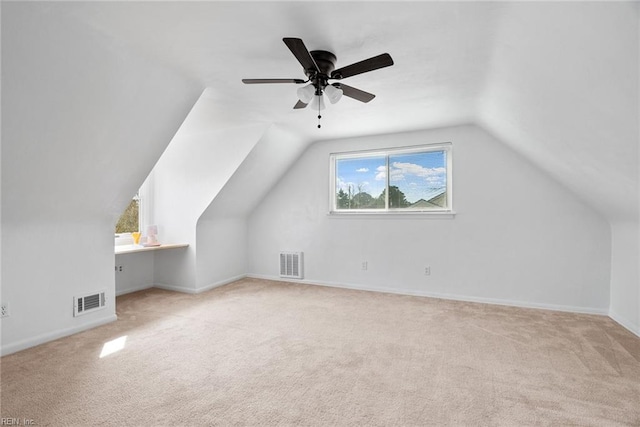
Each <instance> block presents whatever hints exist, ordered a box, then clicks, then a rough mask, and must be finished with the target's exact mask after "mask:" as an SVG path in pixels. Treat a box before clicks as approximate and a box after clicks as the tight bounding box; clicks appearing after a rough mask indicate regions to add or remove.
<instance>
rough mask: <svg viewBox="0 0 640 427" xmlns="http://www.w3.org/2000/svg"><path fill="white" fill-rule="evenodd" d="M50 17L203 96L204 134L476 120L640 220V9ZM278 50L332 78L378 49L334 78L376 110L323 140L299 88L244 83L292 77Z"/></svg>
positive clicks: (72, 6)
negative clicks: (377, 65)
mask: <svg viewBox="0 0 640 427" xmlns="http://www.w3.org/2000/svg"><path fill="white" fill-rule="evenodd" d="M44 7H48V6H44ZM51 13H52V14H54V13H61V14H64V15H65V18H71V19H77V20H78V21H79V22H82V23H83V25H86V26H88V28H89V29H91V30H92V31H97V32H99V33H101V34H102V35H104V36H107V37H108V38H109V39H110V40H112V42H113V48H114V49H118V48H119V47H120V46H123V45H126V46H127V49H131V50H133V51H135V52H138V53H139V54H140V55H141V56H143V57H145V58H146V59H148V60H151V61H154V62H156V63H160V64H162V65H164V66H169V67H172V68H175V69H177V70H179V71H180V72H181V73H183V74H184V75H185V76H188V77H190V78H192V79H195V80H197V81H198V82H200V83H201V84H202V86H203V87H207V88H209V90H208V91H207V97H208V98H209V100H210V108H209V109H208V110H206V109H205V110H203V111H209V112H210V114H211V120H209V121H208V126H212V127H215V128H220V127H238V126H253V125H256V124H267V125H270V124H276V125H278V126H279V127H281V128H283V129H287V130H288V131H289V132H293V133H294V134H298V135H299V136H300V137H302V138H304V139H310V140H323V139H333V138H340V137H348V136H355V135H363V134H378V133H390V132H397V131H404V130H415V129H426V128H432V127H438V126H444V125H448V124H459V123H468V122H476V123H480V124H482V125H484V126H485V127H487V128H488V130H490V131H492V132H494V133H496V134H497V136H499V137H501V138H502V139H503V140H504V142H505V143H506V144H508V145H510V146H511V147H513V148H514V149H516V150H517V151H519V152H521V153H522V154H524V155H526V156H527V157H528V158H529V159H530V160H531V161H532V162H534V163H536V164H537V165H538V166H539V167H541V168H543V169H545V170H547V171H548V172H549V173H550V174H551V175H552V176H554V177H555V178H556V179H557V180H558V181H559V182H560V183H562V184H563V185H565V186H567V187H569V188H570V189H571V190H573V191H574V192H575V193H577V194H578V195H579V196H581V197H582V198H583V199H584V200H586V201H587V202H589V203H590V204H591V205H592V206H594V207H595V208H596V209H598V210H599V211H600V212H601V213H603V215H604V216H606V217H608V218H609V219H613V220H616V219H630V218H632V219H634V220H637V215H638V123H637V122H638V93H639V92H638V90H639V86H638V4H637V3H588V2H572V3H547V2H544V3H538V2H534V3H500V2H455V3H454V2H335V3H330V2H313V3H311V2H257V3H255V2H252V3H248V2H193V3H185V2H140V3H137V2H136V3H124V2H123V3H120V2H118V3H103V2H99V3H95V2H82V3H67V4H63V3H57V4H56V5H55V12H54V11H52V12H51ZM52 16H55V15H52ZM283 37H299V38H302V39H303V40H304V42H305V44H306V46H307V47H308V48H309V50H314V49H324V50H329V51H332V52H333V53H335V54H336V56H337V57H338V61H337V66H338V67H341V66H344V65H348V64H350V63H353V62H357V61H360V60H362V59H365V58H368V57H371V56H374V55H378V54H380V53H383V52H388V53H389V54H391V56H392V57H393V59H394V61H395V65H394V66H392V67H389V68H385V69H381V70H377V71H374V72H371V73H368V74H363V75H359V76H354V77H352V78H349V79H346V80H344V82H345V83H346V84H348V85H351V86H355V87H358V88H361V89H363V90H365V91H368V92H372V93H375V94H376V95H377V97H376V99H374V100H373V101H372V102H371V103H369V104H362V103H359V102H357V101H354V100H352V99H348V98H343V100H341V101H340V103H338V104H337V105H334V106H329V107H328V108H327V110H325V111H324V112H323V120H322V124H323V128H322V129H320V130H319V129H317V128H316V125H317V119H316V113H314V112H312V111H309V110H308V109H307V110H295V111H294V110H292V107H293V105H294V104H295V102H296V100H297V99H296V94H295V90H296V86H295V85H243V84H242V83H241V79H242V78H304V75H303V72H302V68H301V66H300V65H299V64H298V63H297V61H296V60H295V58H294V57H293V56H292V54H291V53H290V51H289V50H288V49H287V47H286V46H285V45H284V43H283V42H282V38H283ZM204 119H205V120H200V121H199V122H200V123H206V122H207V120H206V118H204Z"/></svg>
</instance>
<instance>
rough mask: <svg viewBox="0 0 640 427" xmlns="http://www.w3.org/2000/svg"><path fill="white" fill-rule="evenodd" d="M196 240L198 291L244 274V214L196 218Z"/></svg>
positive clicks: (245, 241) (245, 258)
mask: <svg viewBox="0 0 640 427" xmlns="http://www.w3.org/2000/svg"><path fill="white" fill-rule="evenodd" d="M197 241H198V244H197V266H196V269H197V291H198V292H201V291H203V290H206V289H210V288H213V287H215V286H219V285H221V284H225V283H229V282H231V281H233V280H235V279H239V278H241V277H244V275H246V274H247V226H246V219H245V218H244V217H239V218H238V217H226V218H225V217H220V218H216V219H215V220H205V221H199V222H198V239H197Z"/></svg>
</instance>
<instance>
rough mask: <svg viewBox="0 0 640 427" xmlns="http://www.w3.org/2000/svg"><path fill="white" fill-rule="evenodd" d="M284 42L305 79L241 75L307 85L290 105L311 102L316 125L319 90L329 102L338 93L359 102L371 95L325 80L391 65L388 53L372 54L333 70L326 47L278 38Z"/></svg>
mask: <svg viewBox="0 0 640 427" xmlns="http://www.w3.org/2000/svg"><path fill="white" fill-rule="evenodd" d="M282 41H284V44H286V45H287V47H288V48H289V50H290V51H291V53H293V56H295V57H296V59H297V60H298V62H299V63H300V65H302V68H303V70H304V73H305V74H306V75H307V80H303V79H242V82H243V83H244V84H259V83H295V84H305V83H310V84H309V85H307V86H304V87H301V88H299V89H298V91H297V94H298V99H299V101H298V102H297V103H296V105H295V106H294V107H293V108H294V109H296V110H297V109H300V108H305V107H306V106H307V105H309V104H311V107H312V108H313V109H314V110H318V128H319V127H320V123H319V121H320V119H321V118H322V116H321V115H320V111H321V110H323V109H324V108H325V103H324V98H323V94H324V95H327V98H328V99H329V102H330V103H332V104H335V103H336V102H338V101H339V100H340V98H341V97H342V95H344V96H348V97H349V98H353V99H355V100H358V101H361V102H369V101H371V100H372V99H373V98H375V95H374V94H372V93H368V92H365V91H363V90H360V89H356V88H354V87H351V86H347V85H345V84H343V83H337V82H336V83H329V80H342V79H345V78H347V77H351V76H355V75H357V74H362V73H367V72H369V71H373V70H377V69H379V68H384V67H389V66H391V65H393V59H391V55H389V54H388V53H383V54H381V55H378V56H374V57H372V58H369V59H365V60H364V61H360V62H356V63H355V64H351V65H347V66H346V67H342V68H339V69H337V70H335V69H334V68H335V63H336V56H335V55H334V54H333V53H331V52H328V51H326V50H312V51H311V52H309V51H308V50H307V48H306V46H305V45H304V42H303V41H302V40H301V39H297V38H291V37H285V38H283V39H282Z"/></svg>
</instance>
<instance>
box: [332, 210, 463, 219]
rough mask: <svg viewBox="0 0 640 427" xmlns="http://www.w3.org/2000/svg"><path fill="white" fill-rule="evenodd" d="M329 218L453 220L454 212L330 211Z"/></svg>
mask: <svg viewBox="0 0 640 427" xmlns="http://www.w3.org/2000/svg"><path fill="white" fill-rule="evenodd" d="M327 216H328V217H329V218H376V219H382V218H386V219H390V218H393V219H398V218H412V219H454V218H455V216H456V213H455V212H452V211H446V212H445V211H442V212H425V211H419V212H399V211H383V212H363V211H357V212H353V211H351V212H337V211H331V212H329V213H328V214H327Z"/></svg>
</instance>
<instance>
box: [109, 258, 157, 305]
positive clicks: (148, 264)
mask: <svg viewBox="0 0 640 427" xmlns="http://www.w3.org/2000/svg"><path fill="white" fill-rule="evenodd" d="M153 264H154V253H153V252H134V253H130V254H119V255H116V261H115V267H116V268H115V269H114V271H115V278H116V296H118V295H124V294H128V293H130V292H135V291H139V290H142V289H147V288H151V287H153V285H154V277H153ZM120 267H122V271H121V270H120Z"/></svg>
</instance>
